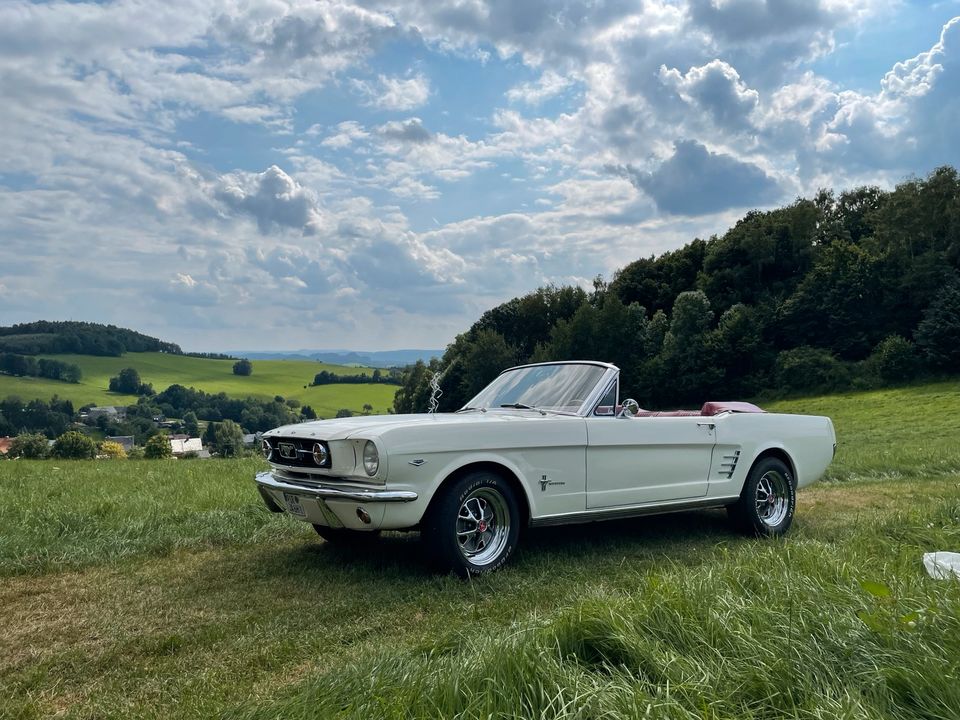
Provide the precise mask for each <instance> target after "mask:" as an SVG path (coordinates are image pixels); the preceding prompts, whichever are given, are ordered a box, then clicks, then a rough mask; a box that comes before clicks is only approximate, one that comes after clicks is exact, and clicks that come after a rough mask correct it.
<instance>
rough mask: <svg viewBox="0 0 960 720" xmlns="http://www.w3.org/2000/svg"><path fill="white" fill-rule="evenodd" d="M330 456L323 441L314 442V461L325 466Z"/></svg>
mask: <svg viewBox="0 0 960 720" xmlns="http://www.w3.org/2000/svg"><path fill="white" fill-rule="evenodd" d="M329 457H330V456H329V455H328V454H327V448H325V447H324V445H323V443H314V444H313V461H314V462H315V463H316V464H317V465H319V466H320V467H323V466H324V465H326V464H327V459H328V458H329Z"/></svg>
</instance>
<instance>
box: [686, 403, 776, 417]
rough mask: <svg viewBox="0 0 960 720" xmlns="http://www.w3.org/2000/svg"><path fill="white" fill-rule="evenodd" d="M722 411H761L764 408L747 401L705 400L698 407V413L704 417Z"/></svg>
mask: <svg viewBox="0 0 960 720" xmlns="http://www.w3.org/2000/svg"><path fill="white" fill-rule="evenodd" d="M723 412H736V413H762V412H766V410H764V409H763V408H759V407H757V406H756V405H754V404H752V403H748V402H706V403H704V404H703V407H702V408H700V414H701V415H703V416H705V417H712V416H714V415H719V414H720V413H723Z"/></svg>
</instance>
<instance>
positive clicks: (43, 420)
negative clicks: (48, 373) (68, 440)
mask: <svg viewBox="0 0 960 720" xmlns="http://www.w3.org/2000/svg"><path fill="white" fill-rule="evenodd" d="M73 418H74V408H73V403H71V402H70V401H69V400H61V399H60V398H58V397H56V396H54V397H53V398H51V400H50V401H49V402H45V401H43V400H30V401H29V402H24V401H23V400H21V399H20V398H18V397H15V396H10V397H7V398H4V399H3V400H0V437H6V436H8V435H18V434H20V433H42V434H44V435H45V436H46V437H49V438H51V439H53V438H55V437H57V436H59V435H62V434H63V433H64V432H66V431H67V429H68V428H69V427H70V424H71V423H72V422H73Z"/></svg>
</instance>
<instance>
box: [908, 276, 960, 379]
mask: <svg viewBox="0 0 960 720" xmlns="http://www.w3.org/2000/svg"><path fill="white" fill-rule="evenodd" d="M916 338H917V345H918V346H919V347H920V349H921V350H922V351H923V353H924V355H925V356H926V358H927V361H928V362H929V363H930V365H931V366H933V367H934V368H936V369H938V370H954V371H956V370H957V369H958V368H960V280H954V281H953V282H951V283H949V284H948V285H946V286H945V287H944V288H943V289H942V290H941V291H940V292H939V293H938V295H937V297H936V299H935V300H934V301H933V303H932V304H931V305H930V307H929V308H927V311H926V312H925V313H924V318H923V321H922V322H921V323H920V325H919V327H918V328H917V335H916Z"/></svg>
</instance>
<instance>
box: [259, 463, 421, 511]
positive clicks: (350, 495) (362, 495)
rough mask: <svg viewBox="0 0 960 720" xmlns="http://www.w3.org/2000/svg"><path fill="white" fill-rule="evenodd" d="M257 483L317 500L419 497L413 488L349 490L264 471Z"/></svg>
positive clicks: (390, 500) (382, 500) (405, 499)
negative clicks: (280, 476)
mask: <svg viewBox="0 0 960 720" xmlns="http://www.w3.org/2000/svg"><path fill="white" fill-rule="evenodd" d="M256 482H257V485H259V486H260V487H264V488H268V489H270V490H279V491H281V492H289V493H293V494H295V495H302V496H304V497H311V498H316V499H317V500H349V501H352V502H373V503H395V502H400V503H407V502H413V501H414V500H416V499H417V493H415V492H413V490H372V489H371V490H364V489H361V488H350V489H348V490H345V489H341V488H335V487H330V486H329V485H321V484H309V485H308V484H300V483H295V482H291V481H289V480H280V479H278V478H277V477H276V476H275V475H274V474H273V473H272V472H269V471H264V472H258V473H257V479H256Z"/></svg>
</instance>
